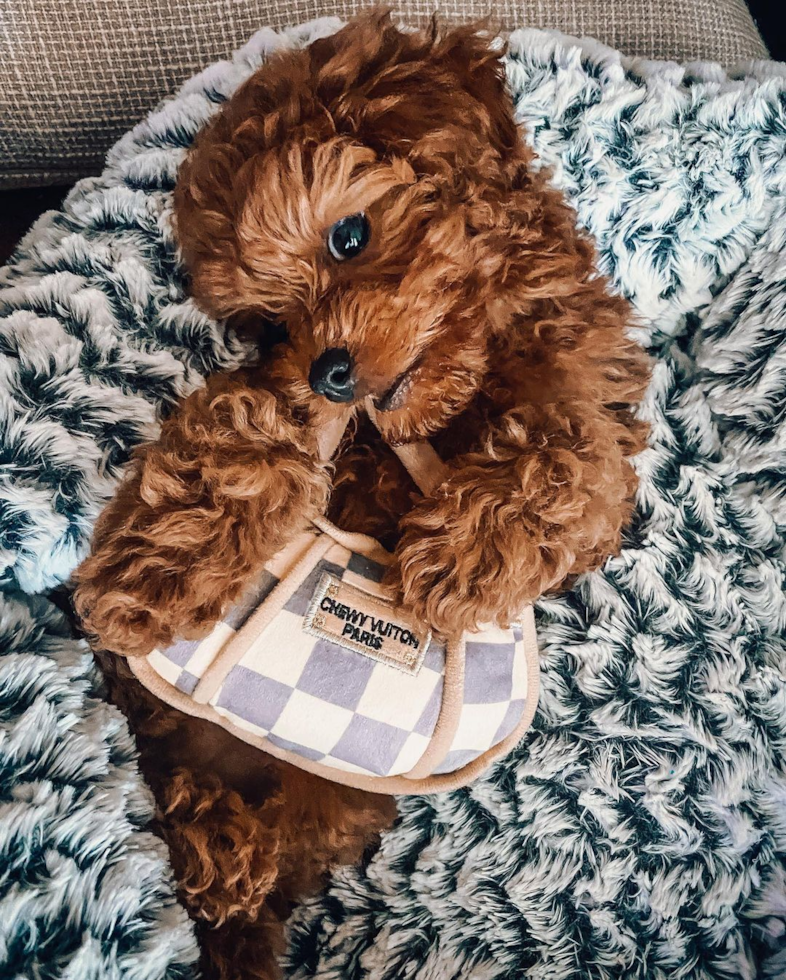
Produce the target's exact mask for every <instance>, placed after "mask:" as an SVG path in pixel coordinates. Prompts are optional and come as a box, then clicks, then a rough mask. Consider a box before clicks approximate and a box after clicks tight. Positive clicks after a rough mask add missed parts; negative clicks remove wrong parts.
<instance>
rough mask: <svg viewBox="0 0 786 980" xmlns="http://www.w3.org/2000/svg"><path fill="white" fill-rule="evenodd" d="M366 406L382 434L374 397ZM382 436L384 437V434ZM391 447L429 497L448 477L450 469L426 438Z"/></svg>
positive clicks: (421, 489)
mask: <svg viewBox="0 0 786 980" xmlns="http://www.w3.org/2000/svg"><path fill="white" fill-rule="evenodd" d="M365 407H366V414H367V415H368V417H369V419H370V420H371V423H372V425H373V426H374V428H375V429H376V430H377V432H379V434H380V435H382V431H381V430H380V428H379V422H378V421H377V419H378V414H377V410H376V408H375V407H374V402H373V401H372V399H370V398H367V399H366V402H365ZM382 438H383V439H384V436H382ZM390 448H391V449H392V450H393V452H394V453H395V454H396V456H398V458H399V460H400V461H401V464H402V466H403V467H404V469H405V470H406V471H407V473H409V475H410V476H411V477H412V479H413V480H414V481H415V483H416V484H417V486H418V488H419V489H420V491H421V493H423V494H424V495H425V496H427V497H428V496H429V495H430V494H432V493H433V492H434V491H435V490H436V489H437V487H438V486H440V485H441V484H443V483H444V482H445V480H446V479H447V477H448V473H449V470H448V468H447V466H446V465H445V463H444V462H443V461H442V460H441V459H440V457H439V455H438V453H437V451H436V449H435V448H434V447H433V446H432V445H431V443H430V442H427V441H426V440H422V441H420V442H405V443H402V444H401V445H398V446H391V447H390Z"/></svg>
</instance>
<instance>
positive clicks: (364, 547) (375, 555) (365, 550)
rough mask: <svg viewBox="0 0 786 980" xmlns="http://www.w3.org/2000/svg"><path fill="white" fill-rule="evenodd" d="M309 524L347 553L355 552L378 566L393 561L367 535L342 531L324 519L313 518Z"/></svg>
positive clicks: (375, 541)
mask: <svg viewBox="0 0 786 980" xmlns="http://www.w3.org/2000/svg"><path fill="white" fill-rule="evenodd" d="M311 523H312V524H313V525H314V527H317V528H319V530H320V531H322V532H323V533H324V534H327V535H329V536H330V537H331V538H332V539H333V540H334V541H335V543H336V544H340V545H343V547H345V548H347V549H348V550H349V551H356V552H358V553H359V554H361V555H363V556H364V557H366V558H370V559H371V560H372V561H376V562H379V564H380V565H390V564H391V563H392V561H393V555H391V553H390V552H389V551H388V550H387V548H383V547H382V545H381V544H380V543H379V541H377V539H376V538H372V537H370V536H369V535H368V534H358V533H357V532H356V531H342V530H341V528H340V527H336V525H335V524H331V522H330V521H329V520H328V519H327V518H326V517H315V518H314V520H313V521H312V522H311Z"/></svg>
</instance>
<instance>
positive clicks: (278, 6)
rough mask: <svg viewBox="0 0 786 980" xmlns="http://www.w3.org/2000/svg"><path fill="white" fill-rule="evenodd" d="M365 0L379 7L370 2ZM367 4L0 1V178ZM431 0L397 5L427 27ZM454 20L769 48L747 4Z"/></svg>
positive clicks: (639, 48)
mask: <svg viewBox="0 0 786 980" xmlns="http://www.w3.org/2000/svg"><path fill="white" fill-rule="evenodd" d="M372 5H374V4H372ZM367 6H369V3H368V2H363V0H360V2H357V0H356V2H352V0H350V2H344V3H341V2H339V3H334V2H329V0H328V2H325V0H322V2H318V0H284V2H274V0H188V2H179V3H178V2H175V0H0V93H2V94H0V147H2V148H3V151H2V157H0V187H14V186H24V185H31V184H44V183H53V184H54V183H67V182H70V181H72V180H74V179H76V178H78V177H82V176H86V175H89V174H94V173H98V172H99V171H100V169H101V165H102V162H103V158H104V154H105V153H106V150H107V149H108V147H109V146H110V145H111V144H112V143H113V142H114V141H115V140H116V139H117V138H118V137H119V136H120V135H121V134H122V133H123V132H124V131H125V130H126V129H128V127H129V126H130V125H131V124H133V123H134V122H135V121H136V120H137V119H139V118H140V117H141V116H143V115H144V114H145V112H147V111H149V109H151V108H152V107H153V106H154V105H155V104H156V103H157V102H158V101H159V99H161V98H162V97H163V96H165V95H167V94H170V93H171V92H173V91H174V90H175V89H176V88H177V87H178V86H179V84H180V83H181V82H182V81H183V80H184V79H186V78H188V76H189V75H191V74H193V72H194V71H196V70H197V69H199V68H202V67H204V66H205V65H207V64H209V63H210V62H211V61H214V60H216V59H217V58H223V57H226V56H227V55H228V54H229V53H230V52H231V51H232V50H233V49H234V48H236V47H237V46H238V45H239V44H242V43H243V42H244V41H245V40H246V39H247V38H248V37H250V35H251V34H253V32H254V31H255V30H256V29H257V28H259V27H260V26H263V25H271V26H273V27H282V26H286V25H288V24H296V23H299V22H301V21H303V20H307V19H309V18H312V17H318V16H323V15H338V16H340V17H349V16H351V15H352V14H353V13H355V12H357V10H359V9H362V8H363V7H367ZM435 6H436V4H435V2H434V0H405V2H403V3H400V4H398V5H397V8H396V9H397V12H398V14H400V15H401V16H402V17H404V18H405V19H406V20H407V21H409V22H410V23H415V24H423V23H425V22H426V21H427V20H428V18H429V16H430V15H431V12H432V10H433V9H434V7H435ZM439 9H440V12H441V14H442V16H443V17H444V18H445V19H446V20H449V21H452V22H458V21H466V20H472V19H475V18H477V17H481V16H484V15H485V14H487V13H488V12H489V11H491V12H492V18H493V22H494V24H495V25H496V26H498V27H499V28H500V29H501V30H503V31H504V30H510V29H512V28H514V27H520V26H533V27H547V28H555V29H558V30H561V31H564V32H565V33H567V34H573V35H576V36H592V37H596V38H598V39H599V40H601V41H603V42H604V43H605V44H608V45H610V46H611V47H614V48H618V49H619V50H621V51H623V52H625V53H626V54H632V55H641V56H644V57H647V58H666V59H672V60H675V61H690V60H707V61H719V62H721V64H724V65H727V66H728V65H731V64H733V63H735V62H738V61H742V60H746V59H750V58H764V57H766V56H767V50H766V48H765V46H764V44H763V42H762V40H761V37H760V36H759V33H758V31H757V30H756V26H755V24H754V22H753V20H752V18H751V16H750V14H749V12H748V9H747V7H746V6H745V3H744V2H743V0H513V2H511V0H507V2H502V3H492V4H489V3H488V2H483V0H445V2H442V3H440V4H439Z"/></svg>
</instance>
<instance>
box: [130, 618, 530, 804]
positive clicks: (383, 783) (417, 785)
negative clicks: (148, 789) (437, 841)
mask: <svg viewBox="0 0 786 980" xmlns="http://www.w3.org/2000/svg"><path fill="white" fill-rule="evenodd" d="M522 628H523V631H524V655H525V657H526V658H527V701H526V704H525V705H524V712H523V713H522V716H521V721H520V722H519V724H518V725H517V726H516V729H515V731H513V732H512V733H511V734H510V735H509V736H508V737H507V738H506V739H503V740H502V741H501V742H500V743H499V744H498V745H495V746H494V747H493V748H491V749H489V751H488V752H484V753H483V755H481V756H479V757H478V758H477V759H475V760H474V761H473V762H470V763H469V764H468V765H466V766H464V767H463V768H462V769H459V770H457V771H456V772H448V773H443V774H441V775H438V776H431V775H429V776H427V777H426V778H423V779H417V780H416V779H413V778H412V777H411V776H362V775H360V774H358V773H352V772H345V771H343V770H341V769H333V768H332V767H331V766H325V765H322V764H321V763H319V762H312V761H311V760H310V759H304V758H302V757H301V756H299V755H296V754H295V753H294V752H287V751H286V750H284V749H279V748H278V746H276V745H272V744H270V743H268V742H267V740H266V739H265V738H264V736H260V735H253V734H252V733H251V732H247V731H244V730H243V729H242V728H238V727H237V726H236V725H233V724H232V723H231V722H229V721H227V720H226V719H225V718H223V717H222V716H221V715H220V714H219V713H218V712H217V711H216V710H215V709H214V708H213V707H211V706H210V705H208V704H197V703H196V702H194V701H193V700H192V699H191V698H190V697H189V696H188V695H187V694H184V693H183V692H182V691H178V689H177V688H176V687H173V686H172V685H171V684H168V683H167V682H166V681H165V680H164V679H163V677H161V676H160V675H159V674H157V673H156V672H155V670H154V669H153V668H152V667H151V666H150V664H149V663H148V662H147V659H146V658H141V657H139V658H133V659H129V660H128V664H129V666H130V667H131V670H132V671H133V673H134V675H135V677H136V678H137V680H139V681H140V683H142V684H143V685H144V686H145V687H146V688H147V689H148V690H149V691H150V692H151V694H153V695H155V696H156V697H158V698H160V699H161V700H162V701H164V702H165V703H166V704H169V705H171V706H172V707H173V708H177V709H178V710H179V711H182V712H183V713H184V714H187V715H192V716H193V717H195V718H203V719H205V720H206V721H211V722H213V723H214V724H218V725H220V726H221V727H222V728H224V729H225V730H226V731H228V732H229V733H230V734H231V735H234V736H235V737H236V738H239V739H242V740H243V741H244V742H246V743H247V744H248V745H253V746H254V747H255V748H258V749H261V750H262V751H264V752H267V754H268V755H272V756H273V758H274V759H280V760H281V761H282V762H288V763H290V764H291V765H293V766H297V767H298V768H300V769H304V770H305V771H306V772H310V773H312V774H313V775H315V776H321V777H322V778H323V779H327V780H329V781H331V782H334V783H339V784H340V785H342V786H352V787H354V788H355V789H362V790H365V791H366V792H369V793H384V794H389V795H393V796H398V795H401V796H413V795H424V794H428V793H443V792H448V791H450V790H454V789H460V788H461V787H462V786H466V785H467V784H468V783H471V782H472V781H473V780H474V779H476V778H477V777H478V776H479V775H480V774H481V773H482V772H484V770H485V769H487V768H488V767H489V766H490V765H491V764H492V763H493V762H496V761H497V759H500V758H502V756H504V755H506V754H507V753H508V752H510V751H511V750H512V749H514V748H515V747H516V745H517V744H518V743H519V742H520V741H521V738H522V736H523V735H524V733H525V732H526V731H527V729H528V728H529V726H530V725H531V723H532V719H533V717H534V716H535V711H536V709H537V706H538V693H539V687H540V664H539V661H538V642H537V634H536V632H535V616H534V612H533V609H532V606H527V608H526V609H525V610H524V613H523V616H522ZM440 721H441V714H440ZM440 761H441V760H440ZM436 765H439V762H437V763H436Z"/></svg>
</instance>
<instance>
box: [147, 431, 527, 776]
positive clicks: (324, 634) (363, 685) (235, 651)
mask: <svg viewBox="0 0 786 980" xmlns="http://www.w3.org/2000/svg"><path fill="white" fill-rule="evenodd" d="M429 448H430V447H429ZM431 452H433V450H431ZM399 455H400V456H401V458H402V461H403V462H404V464H405V465H406V466H407V468H408V469H409V470H410V472H411V473H412V475H413V477H414V478H415V479H416V482H418V483H419V484H420V485H421V486H423V485H424V483H425V484H428V483H431V484H433V482H434V480H433V479H432V480H430V481H429V480H428V479H427V478H425V477H424V475H423V474H424V473H425V472H426V470H427V467H426V466H425V465H424V464H423V458H422V451H421V449H420V447H415V446H408V447H402V449H401V451H400V452H399ZM441 465H442V464H441V461H439V460H436V466H438V467H439V466H441ZM430 469H431V472H432V474H433V473H434V457H433V456H432V457H431V467H430ZM424 489H425V487H424ZM390 560H391V556H390V554H389V553H388V552H387V551H386V550H385V549H384V548H382V546H381V545H380V544H379V543H378V542H377V541H375V540H374V539H373V538H369V537H366V536H365V535H359V534H348V533H346V532H343V531H341V530H339V529H338V528H336V527H334V526H333V525H332V524H330V523H329V522H328V521H326V520H320V521H318V522H316V523H315V525H314V526H313V527H311V528H310V529H309V530H307V531H304V532H303V533H302V534H301V535H300V536H299V537H298V538H297V539H296V540H294V541H293V542H291V543H290V545H289V546H288V547H287V548H285V549H284V550H283V551H281V552H279V554H278V555H276V557H275V558H274V560H273V561H271V562H270V563H269V564H268V565H267V567H266V569H265V571H264V573H263V574H262V576H261V578H260V580H259V581H258V583H257V584H256V587H255V588H254V589H252V590H251V591H250V592H249V593H248V594H247V595H246V596H245V597H244V598H243V600H242V601H241V602H240V603H238V604H237V605H236V606H235V607H234V608H233V609H232V610H231V611H230V613H229V614H228V615H227V616H226V618H225V619H224V620H222V622H220V623H218V625H217V626H216V627H215V628H214V629H213V631H212V633H211V634H210V635H209V636H208V637H206V638H205V639H203V640H200V641H193V642H185V641H182V642H179V643H176V644H175V645H174V646H172V647H169V648H168V649H166V650H155V651H153V653H151V654H150V656H148V657H147V658H144V659H143V660H141V661H139V660H134V661H131V666H132V668H133V670H134V672H135V673H136V675H137V677H138V678H139V679H140V680H141V681H142V683H143V684H145V686H146V687H148V688H149V689H150V690H152V691H153V693H155V694H156V695H158V696H159V697H160V698H161V699H162V700H164V701H166V702H168V703H169V704H172V705H174V706H175V707H177V708H180V709H181V710H183V711H186V712H189V713H191V714H194V715H198V716H200V717H204V718H208V719H210V720H211V721H214V722H217V723H218V724H220V725H221V726H222V727H224V728H225V729H227V730H228V731H230V732H232V733H233V734H235V735H237V736H238V737H239V738H242V739H243V740H245V741H246V742H249V743H251V744H253V745H257V746H258V747H259V748H262V749H265V750H266V751H267V752H269V753H270V754H271V755H274V756H276V757H278V758H281V759H285V760H287V761H289V762H291V763H293V764H295V765H298V766H300V767H301V768H304V769H307V770H309V771H311V772H315V773H318V774H319V775H322V776H325V777H326V778H328V779H333V780H335V781H338V782H342V783H345V784H348V785H352V786H357V787H361V788H364V789H371V790H374V791H377V792H390V793H423V792H430V791H436V790H440V789H449V788H454V787H457V786H460V785H463V784H465V783H466V782H469V781H470V780H471V779H473V778H474V777H475V776H476V775H477V774H478V773H479V772H481V771H482V770H483V769H484V768H485V767H486V766H487V765H488V764H489V763H490V762H491V761H493V760H494V759H495V758H497V757H499V756H501V755H502V754H504V753H505V752H506V751H508V750H509V749H511V748H512V747H513V746H514V745H515V744H516V742H517V741H518V740H519V739H520V738H521V735H522V734H523V732H524V731H525V730H526V728H527V727H528V725H529V723H530V721H531V720H532V716H533V714H534V711H535V706H536V703H537V688H538V664H537V643H536V638H535V628H534V617H533V613H532V608H531V607H527V608H526V609H525V610H524V611H523V615H522V618H521V621H520V623H519V624H516V625H513V626H511V627H510V628H509V629H497V628H488V629H484V630H482V631H481V632H477V633H466V634H464V635H463V636H461V637H460V638H458V639H456V640H452V641H448V642H446V641H445V640H444V639H443V638H441V637H439V636H436V635H432V634H431V632H430V631H429V630H428V629H427V628H425V627H423V626H422V625H421V624H418V623H416V622H414V621H413V619H412V616H411V615H410V614H409V613H407V612H406V611H404V610H401V609H399V608H397V607H396V606H395V605H393V604H392V603H391V602H390V599H389V598H388V596H387V595H386V592H385V589H384V588H383V586H382V585H381V584H380V583H381V581H382V578H383V575H384V571H385V566H386V565H387V564H389V563H390Z"/></svg>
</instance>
